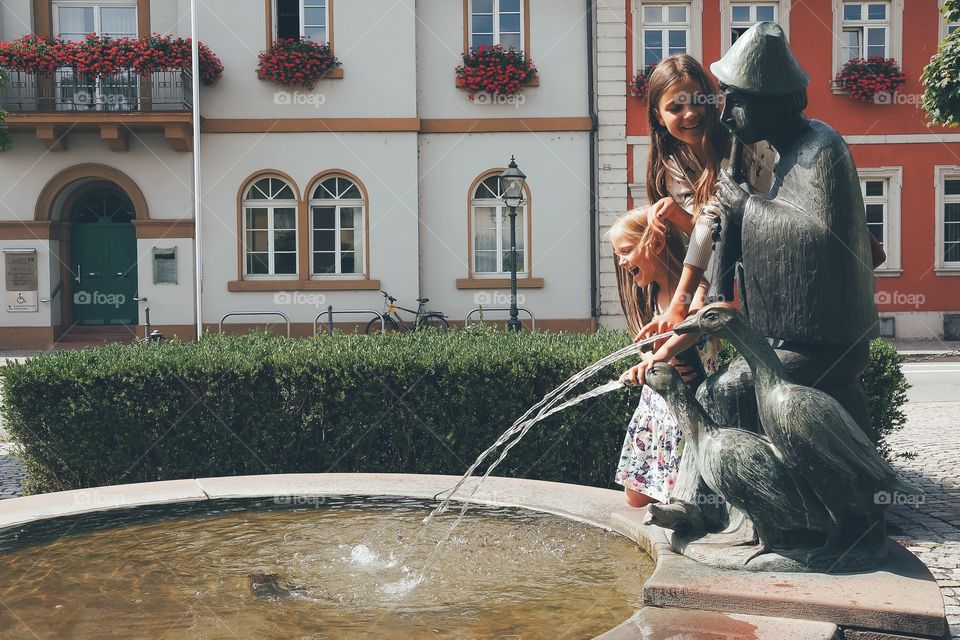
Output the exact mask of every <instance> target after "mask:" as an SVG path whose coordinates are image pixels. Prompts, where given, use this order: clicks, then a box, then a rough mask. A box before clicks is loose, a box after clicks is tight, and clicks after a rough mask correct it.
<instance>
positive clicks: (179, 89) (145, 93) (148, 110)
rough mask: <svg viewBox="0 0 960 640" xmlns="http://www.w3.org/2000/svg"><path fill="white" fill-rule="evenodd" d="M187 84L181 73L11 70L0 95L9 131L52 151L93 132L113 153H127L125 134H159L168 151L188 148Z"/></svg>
mask: <svg viewBox="0 0 960 640" xmlns="http://www.w3.org/2000/svg"><path fill="white" fill-rule="evenodd" d="M192 104H193V96H192V81H191V75H190V73H189V72H186V71H180V70H175V71H154V72H150V73H137V72H136V71H132V70H123V71H119V72H117V73H115V74H112V75H109V76H102V77H91V76H84V75H81V74H78V73H77V72H75V71H74V70H73V69H70V68H62V69H58V70H56V71H54V72H52V73H30V72H24V71H10V72H8V73H7V86H6V88H5V89H3V90H2V91H0V107H3V108H4V109H6V110H7V112H8V113H7V124H8V126H9V128H10V130H11V131H14V132H17V131H21V132H22V131H31V130H32V131H35V132H36V136H37V138H38V139H40V140H42V141H44V142H45V143H46V145H47V147H48V148H49V149H50V150H51V151H63V150H65V149H66V146H67V139H68V136H69V135H72V134H73V133H89V132H98V131H99V133H100V137H101V138H102V139H103V140H104V141H106V142H107V144H108V146H109V147H110V149H112V150H114V151H127V150H128V149H129V133H130V132H131V131H135V132H159V133H162V134H163V135H164V137H165V138H166V140H167V141H168V142H169V143H170V145H171V146H172V147H173V149H175V150H177V151H189V150H190V149H191V148H192V138H191V134H192V124H191V123H192V112H191V110H192Z"/></svg>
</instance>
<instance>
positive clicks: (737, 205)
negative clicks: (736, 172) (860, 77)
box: [716, 169, 751, 224]
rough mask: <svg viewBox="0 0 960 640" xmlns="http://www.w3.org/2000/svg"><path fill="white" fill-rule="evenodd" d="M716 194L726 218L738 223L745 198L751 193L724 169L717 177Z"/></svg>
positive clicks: (744, 205)
mask: <svg viewBox="0 0 960 640" xmlns="http://www.w3.org/2000/svg"><path fill="white" fill-rule="evenodd" d="M716 195H717V201H718V202H719V203H720V206H721V207H722V208H723V213H724V215H725V216H726V217H727V219H728V220H731V221H732V222H735V223H736V224H740V221H741V220H742V219H743V210H744V208H745V207H746V206H747V200H748V199H749V198H750V195H751V194H750V192H749V191H747V190H746V189H745V188H744V187H743V186H742V185H740V184H738V183H737V181H736V180H734V179H733V176H731V175H730V173H729V172H728V171H727V170H726V169H724V170H723V171H721V172H720V175H719V177H718V178H717V191H716Z"/></svg>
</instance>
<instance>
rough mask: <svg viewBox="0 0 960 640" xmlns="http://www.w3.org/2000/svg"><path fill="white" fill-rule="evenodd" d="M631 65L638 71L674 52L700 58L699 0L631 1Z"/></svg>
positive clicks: (700, 7) (700, 11)
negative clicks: (674, 0) (634, 36)
mask: <svg viewBox="0 0 960 640" xmlns="http://www.w3.org/2000/svg"><path fill="white" fill-rule="evenodd" d="M632 7H633V32H634V33H635V34H637V35H636V39H635V43H634V47H633V51H634V55H633V64H634V68H635V69H637V70H639V69H643V68H646V67H647V66H648V65H651V64H655V63H657V62H659V61H660V60H662V59H663V58H665V57H667V56H670V55H673V54H675V53H689V54H690V55H692V56H693V57H694V58H697V59H698V60H699V59H700V57H701V56H700V48H701V41H700V34H701V31H702V28H701V22H702V20H701V17H702V14H703V2H702V0H691V1H689V2H669V1H664V0H660V1H659V2H651V1H649V0H633V5H632Z"/></svg>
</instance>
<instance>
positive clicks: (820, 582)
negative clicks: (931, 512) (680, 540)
mask: <svg viewBox="0 0 960 640" xmlns="http://www.w3.org/2000/svg"><path fill="white" fill-rule="evenodd" d="M641 520H642V518H641V516H640V515H639V514H638V513H631V512H625V511H623V510H621V511H619V512H617V513H614V514H612V516H611V523H612V524H613V526H614V529H615V530H616V531H620V532H621V533H623V534H624V535H626V536H628V537H630V538H632V539H634V540H638V539H640V538H646V539H647V541H646V542H645V543H641V544H643V546H644V547H645V548H646V549H647V552H648V553H650V555H651V556H653V557H654V559H655V560H656V562H657V568H656V570H655V571H654V572H653V575H652V576H650V579H649V580H647V582H646V584H645V585H644V601H645V603H646V604H647V605H651V606H656V607H671V608H672V607H680V608H690V609H705V610H710V611H722V612H727V613H743V614H756V613H757V612H763V613H765V614H768V615H770V616H776V617H783V618H796V619H801V620H821V621H826V622H830V623H833V624H836V625H837V626H839V627H843V628H854V629H860V630H863V631H876V632H882V633H888V634H902V635H907V636H932V637H942V636H943V635H945V634H946V632H947V623H946V617H945V615H944V608H943V599H942V598H941V596H940V590H939V587H938V586H937V583H936V581H935V580H934V578H933V576H932V575H931V574H930V571H929V570H928V569H927V568H926V567H925V566H924V565H923V563H922V562H920V561H919V560H918V559H917V558H916V557H915V556H914V555H913V554H911V553H910V552H908V551H907V550H906V549H904V548H903V547H901V546H900V545H897V544H895V543H893V542H891V543H890V544H891V551H890V561H889V562H888V563H887V566H886V567H885V568H884V570H882V571H872V572H868V573H860V574H823V573H777V572H770V573H758V572H752V571H735V570H730V569H718V568H715V567H709V566H706V565H702V564H699V563H698V562H695V561H693V560H691V559H690V558H686V557H684V556H681V555H677V554H676V553H674V552H673V551H671V550H670V545H669V542H668V540H667V536H666V533H665V532H664V530H663V529H660V528H659V527H652V526H646V525H643V524H642V522H641Z"/></svg>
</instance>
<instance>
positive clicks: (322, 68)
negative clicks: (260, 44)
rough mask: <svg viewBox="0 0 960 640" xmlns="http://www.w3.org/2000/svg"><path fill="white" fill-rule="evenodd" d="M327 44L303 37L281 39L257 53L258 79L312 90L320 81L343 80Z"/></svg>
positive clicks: (336, 61)
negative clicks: (340, 78) (335, 78)
mask: <svg viewBox="0 0 960 640" xmlns="http://www.w3.org/2000/svg"><path fill="white" fill-rule="evenodd" d="M339 67H340V61H339V60H338V59H337V57H336V56H334V55H333V51H332V50H331V49H330V44H329V43H327V42H314V41H313V40H310V39H309V38H305V37H303V36H301V37H299V38H287V39H280V40H277V41H276V42H274V43H273V46H271V47H270V49H269V50H268V51H263V52H261V53H260V59H259V64H258V65H257V77H258V78H260V79H261V80H269V81H270V82H273V83H275V84H281V85H285V86H288V87H306V88H308V89H312V88H313V85H314V84H315V83H316V82H317V80H320V79H321V78H325V77H326V78H330V77H343V71H342V69H340V68H339Z"/></svg>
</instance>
